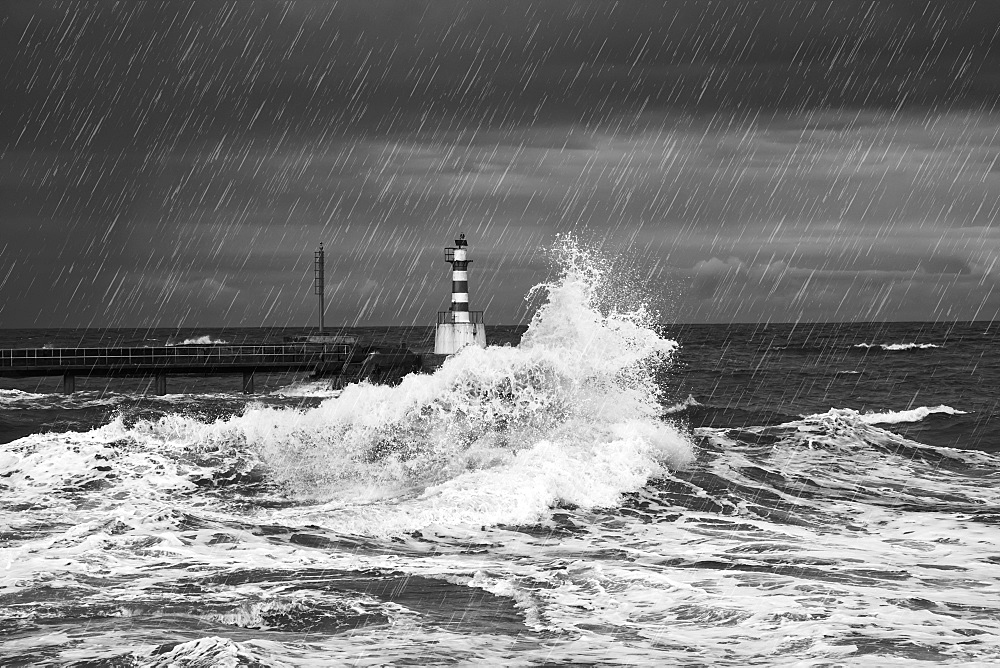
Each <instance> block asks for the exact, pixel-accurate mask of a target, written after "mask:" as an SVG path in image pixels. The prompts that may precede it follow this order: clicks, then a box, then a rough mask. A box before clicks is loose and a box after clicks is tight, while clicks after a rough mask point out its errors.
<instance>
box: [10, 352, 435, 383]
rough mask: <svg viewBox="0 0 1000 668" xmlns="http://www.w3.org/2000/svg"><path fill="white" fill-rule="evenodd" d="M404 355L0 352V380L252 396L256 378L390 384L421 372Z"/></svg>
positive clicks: (416, 362)
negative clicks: (176, 384) (224, 379)
mask: <svg viewBox="0 0 1000 668" xmlns="http://www.w3.org/2000/svg"><path fill="white" fill-rule="evenodd" d="M420 365H421V359H420V356H418V355H414V354H413V353H411V352H410V351H408V350H405V349H401V350H396V349H386V348H381V347H377V346H365V345H351V344H311V343H292V344H288V343H286V344H282V345H235V346H233V345H205V346H197V345H195V346H192V345H178V346H169V347H150V348H15V349H5V350H0V377H8V378H25V377H30V376H62V377H63V392H64V393H66V394H72V393H73V392H74V391H75V390H76V379H77V377H89V376H96V377H104V378H128V377H144V378H152V379H153V382H154V385H153V387H154V392H155V394H158V395H164V394H166V393H167V377H168V376H169V375H174V374H196V375H224V374H241V375H242V376H243V392H244V393H245V394H253V391H254V387H253V381H254V374H255V373H269V372H278V373H280V372H292V371H306V372H310V373H311V374H312V375H313V376H314V377H333V382H334V383H340V384H343V383H346V382H352V381H357V380H360V379H363V378H369V379H371V380H373V381H375V382H386V381H389V382H391V381H393V380H396V379H398V378H401V377H402V376H403V375H405V374H406V373H409V372H410V371H413V370H417V369H419V368H420Z"/></svg>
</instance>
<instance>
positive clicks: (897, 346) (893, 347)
mask: <svg viewBox="0 0 1000 668" xmlns="http://www.w3.org/2000/svg"><path fill="white" fill-rule="evenodd" d="M854 347H855V348H881V349H882V350H888V351H891V352H897V351H900V350H927V349H929V348H940V347H941V346H939V345H937V344H936V343H877V344H876V343H856V344H854Z"/></svg>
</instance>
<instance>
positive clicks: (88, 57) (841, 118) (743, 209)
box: [0, 0, 1000, 327]
mask: <svg viewBox="0 0 1000 668" xmlns="http://www.w3.org/2000/svg"><path fill="white" fill-rule="evenodd" d="M998 29H1000V3H997V2H993V1H992V0H991V1H988V2H985V1H984V2H966V1H965V0H961V1H957V0H933V1H925V2H916V1H911V0H897V1H888V0H887V1H883V2H856V1H852V0H836V2H828V3H824V2H805V1H803V2H783V1H780V0H766V1H762V2H740V1H738V0H725V1H720V2H708V1H688V2H680V1H662V2H648V3H646V2H620V3H613V2H610V1H606V0H599V1H595V2H558V1H551V0H548V1H546V2H531V3H528V2H494V1H486V0H482V1H477V2H451V1H445V0H437V1H433V2H417V1H413V0H406V1H401V2H379V1H372V0H364V1H357V2H332V1H326V0H324V1H312V2H309V1H300V2H291V3H284V2H231V3H221V2H200V3H189V2H158V3H152V2H150V3H139V2H119V3H115V2H68V3H63V2H27V1H17V0H13V1H8V2H2V3H0V327H30V326H96V325H120V326H132V325H139V326H142V325H149V326H172V325H184V326H216V325H246V326H255V325H262V324H267V325H272V324H273V325H307V324H311V323H312V322H313V321H314V319H315V316H314V314H315V303H314V297H313V295H312V289H311V284H310V281H311V261H312V251H313V249H314V248H315V247H316V246H317V244H318V243H319V242H320V241H323V242H325V243H326V247H327V250H328V262H327V271H328V277H327V282H328V298H329V302H330V306H329V310H328V316H327V320H328V322H331V323H337V324H340V323H343V324H355V323H363V324H365V323H371V324H409V323H416V324H429V323H432V322H433V319H434V312H435V311H437V310H439V309H444V308H447V302H448V292H449V282H448V281H449V274H448V265H447V264H445V263H444V262H443V260H442V253H441V248H442V247H443V246H445V245H450V241H451V239H452V238H453V237H454V234H455V233H457V232H460V231H461V232H465V233H466V234H467V235H468V236H469V237H470V239H471V242H472V257H473V258H474V260H475V263H474V264H473V271H472V276H471V280H472V299H473V304H472V306H473V308H474V309H478V308H486V309H487V312H488V315H487V318H488V322H493V323H509V322H517V321H519V320H521V319H522V318H523V317H524V313H525V303H524V301H523V295H524V293H525V292H526V290H527V289H528V288H529V287H530V286H531V285H532V284H534V283H536V282H539V281H541V280H543V279H544V278H545V277H546V275H547V273H548V271H549V265H548V261H547V258H546V254H545V252H544V249H545V248H546V247H548V246H549V245H551V243H552V241H553V239H554V237H555V236H556V235H557V234H559V233H565V232H574V233H576V234H577V235H578V236H579V237H580V238H581V239H582V240H584V241H587V242H589V243H591V244H594V245H596V246H598V247H600V248H601V249H602V250H603V252H604V253H605V254H607V255H608V256H610V257H612V258H615V259H616V261H617V262H618V263H619V264H620V265H623V266H625V265H627V266H631V267H632V268H631V270H630V272H627V273H629V274H630V276H631V281H632V286H631V289H634V290H636V291H638V292H641V293H643V294H645V295H647V296H648V298H649V299H650V300H651V301H652V302H653V305H654V306H656V307H657V308H659V309H660V311H661V312H662V314H663V320H664V321H675V320H676V321H683V322H702V321H712V322H719V321H722V322H726V321H753V320H779V321H794V320H806V321H809V320H880V319H897V320H898V319H905V320H934V319H949V320H950V319H970V318H980V319H989V318H993V317H995V316H996V315H997V312H998V310H1000V290H996V289H995V287H996V283H997V275H998V274H997V272H998V271H1000V267H997V266H996V265H997V259H998V257H1000V227H998V226H997V225H996V223H997V217H998V215H1000V113H998V111H997V109H996V103H997V100H998V95H1000V35H998Z"/></svg>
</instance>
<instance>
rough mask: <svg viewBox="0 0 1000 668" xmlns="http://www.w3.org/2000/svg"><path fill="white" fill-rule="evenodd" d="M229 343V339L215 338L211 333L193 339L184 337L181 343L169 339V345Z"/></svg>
mask: <svg viewBox="0 0 1000 668" xmlns="http://www.w3.org/2000/svg"><path fill="white" fill-rule="evenodd" d="M228 343H229V341H223V340H222V339H213V338H212V337H211V335H209V334H205V335H204V336H197V337H195V338H192V339H184V340H183V341H181V342H180V343H177V342H176V341H174V342H171V341H167V345H168V346H224V345H226V344H228Z"/></svg>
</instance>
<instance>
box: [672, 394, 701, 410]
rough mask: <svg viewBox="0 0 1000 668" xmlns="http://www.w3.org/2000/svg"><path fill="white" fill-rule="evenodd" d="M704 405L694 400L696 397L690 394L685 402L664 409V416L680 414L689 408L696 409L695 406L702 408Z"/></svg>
mask: <svg viewBox="0 0 1000 668" xmlns="http://www.w3.org/2000/svg"><path fill="white" fill-rule="evenodd" d="M702 405H703V404H702V403H701V402H700V401H698V400H697V399H695V398H694V395H691V394H689V395H688V398H687V399H685V400H684V401H681V402H678V403H676V404H674V405H673V406H670V407H669V408H665V409H663V414H664V415H673V414H674V413H680V412H681V411H683V410H686V409H688V408H694V407H695V406H702Z"/></svg>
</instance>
